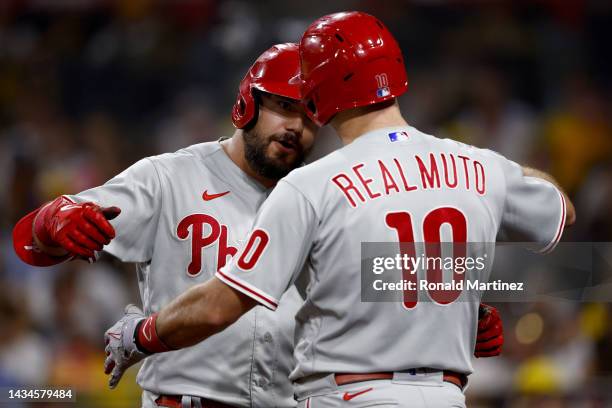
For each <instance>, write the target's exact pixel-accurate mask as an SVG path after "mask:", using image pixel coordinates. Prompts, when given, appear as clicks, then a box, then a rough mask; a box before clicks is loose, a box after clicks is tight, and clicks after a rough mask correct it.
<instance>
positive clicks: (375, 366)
mask: <svg viewBox="0 0 612 408" xmlns="http://www.w3.org/2000/svg"><path fill="white" fill-rule="evenodd" d="M564 220H565V203H564V201H563V196H562V194H561V193H560V192H559V191H558V190H557V189H556V188H555V187H554V186H553V185H552V184H550V183H548V182H546V181H543V180H540V179H535V178H530V177H524V176H523V173H522V169H521V167H520V166H519V165H517V164H516V163H513V162H511V161H509V160H507V159H505V158H503V157H502V156H500V155H498V154H496V153H494V152H492V151H489V150H483V149H478V148H475V147H473V146H468V145H465V144H461V143H458V142H455V141H452V140H447V139H444V140H442V139H438V138H435V137H433V136H429V135H426V134H424V133H422V132H419V131H418V130H416V129H414V128H412V127H402V128H385V129H379V130H376V131H373V132H369V133H367V134H364V135H362V136H361V137H359V138H357V139H356V140H355V141H354V142H352V143H351V144H349V145H347V146H345V147H343V148H341V149H339V150H337V151H335V152H333V153H331V154H330V155H328V156H326V157H324V158H322V159H321V160H319V161H316V162H314V163H312V164H310V165H307V166H305V167H303V168H300V169H297V170H295V171H293V172H292V173H290V174H289V175H288V176H287V177H285V178H284V179H283V180H281V181H280V182H279V184H278V185H277V187H276V188H275V190H274V191H273V192H272V194H271V195H270V197H269V198H268V200H267V201H266V202H265V203H264V204H263V206H262V207H261V209H260V211H259V213H258V215H257V218H256V220H255V224H254V227H253V231H252V233H251V234H250V238H249V240H248V241H247V244H246V245H245V247H244V249H242V250H241V251H240V253H239V254H238V255H237V256H236V257H235V258H234V259H233V260H232V262H231V263H230V264H228V265H227V266H226V267H224V268H222V269H220V270H219V271H218V272H217V274H216V276H217V277H218V278H219V279H221V280H222V281H224V282H225V283H227V284H228V285H230V286H232V287H233V288H235V289H237V290H239V291H242V292H243V293H245V294H246V295H248V296H250V297H252V298H253V299H255V300H257V301H259V302H260V303H261V304H263V305H265V306H267V307H268V308H270V309H275V308H276V307H277V305H278V299H279V298H280V296H281V294H282V293H283V292H284V291H285V290H286V288H287V287H288V286H289V285H290V284H291V283H292V282H293V281H294V280H295V279H296V276H297V275H298V274H299V273H300V271H301V269H302V265H303V264H304V263H305V264H306V268H305V270H306V271H307V272H305V273H308V274H309V279H310V285H309V288H308V292H307V296H306V302H305V303H304V305H303V306H302V307H301V309H300V311H299V312H298V314H297V316H296V322H297V323H296V324H297V327H296V346H295V352H294V354H295V358H296V363H297V367H296V368H295V370H294V371H293V372H292V374H291V378H292V379H293V380H297V379H300V378H302V377H306V376H308V375H311V374H319V373H337V372H350V373H367V372H380V371H402V370H409V369H412V368H418V367H429V368H434V369H448V370H454V371H457V372H462V373H470V372H471V371H472V366H471V362H470V361H471V356H472V353H473V350H474V345H475V336H476V328H477V320H478V301H472V302H466V301H455V302H453V303H450V304H440V303H438V302H434V301H427V302H426V301H418V302H416V303H415V304H411V305H408V306H407V305H406V304H404V303H402V302H369V303H367V302H361V297H360V291H361V286H360V285H361V276H360V273H361V272H360V271H361V257H360V251H361V244H362V242H398V241H401V242H409V241H412V242H436V241H438V242H440V241H442V242H477V243H487V242H495V240H496V236H497V234H498V232H499V233H501V234H502V235H504V236H506V237H508V238H512V239H520V240H523V241H529V242H532V243H534V245H539V248H537V249H539V250H543V251H547V250H550V249H552V247H553V246H554V245H555V243H556V242H557V241H558V240H559V238H560V235H561V231H562V229H563V225H564ZM476 248H479V247H478V246H476ZM475 255H478V254H472V256H475ZM451 272H452V271H451ZM419 296H421V294H419ZM421 299H422V298H421ZM476 300H478V299H476Z"/></svg>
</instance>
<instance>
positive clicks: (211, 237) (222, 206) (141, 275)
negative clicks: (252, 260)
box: [71, 142, 302, 407]
mask: <svg viewBox="0 0 612 408" xmlns="http://www.w3.org/2000/svg"><path fill="white" fill-rule="evenodd" d="M267 193H268V191H267V190H266V189H265V188H264V187H263V186H261V185H259V184H258V183H256V182H255V181H253V180H252V179H251V178H249V177H248V176H247V175H246V174H245V173H244V172H242V171H241V170H240V169H239V168H238V167H237V166H236V165H235V164H234V162H232V161H231V160H230V158H229V157H228V156H227V154H226V153H225V151H224V150H223V148H222V147H221V144H220V143H218V142H211V143H202V144H197V145H193V146H190V147H188V148H186V149H182V150H179V151H178V152H176V153H171V154H162V155H159V156H154V157H149V158H146V159H143V160H140V161H139V162H137V163H136V164H134V165H133V166H131V167H129V168H128V169H127V170H125V171H124V172H123V173H121V174H119V175H118V176H116V177H115V178H113V179H111V180H110V181H109V182H107V183H106V184H104V185H102V186H100V187H96V188H94V189H91V190H87V191H84V192H82V193H80V194H78V195H76V196H71V198H72V199H74V200H77V201H93V202H96V203H98V204H100V205H102V206H110V205H115V206H118V207H120V208H121V214H120V215H119V216H118V217H117V218H116V219H115V220H113V221H111V224H112V225H113V226H114V228H115V230H116V234H117V235H116V238H115V239H114V240H112V241H111V243H110V244H109V245H108V246H106V247H105V248H104V250H105V251H107V252H109V253H110V254H112V255H114V256H116V257H118V258H119V259H121V260H122V261H124V262H134V263H136V265H137V272H138V280H139V287H140V294H141V297H142V301H143V306H144V312H145V314H151V313H153V312H157V311H159V310H160V309H161V308H162V307H163V306H164V305H166V304H168V303H169V302H171V301H172V300H173V299H174V298H176V297H177V296H178V295H180V294H181V293H183V292H185V291H186V290H187V289H189V288H190V287H191V286H193V285H195V284H197V283H201V282H205V281H206V280H208V279H209V278H210V277H211V276H213V274H214V272H215V271H216V270H217V268H218V267H221V266H223V265H224V264H225V263H226V262H227V261H228V260H229V259H230V257H231V256H232V255H234V254H235V253H236V251H237V248H238V247H239V246H240V245H241V240H243V239H244V238H246V235H247V234H248V232H249V230H250V227H251V225H252V223H253V220H254V217H255V214H256V211H257V209H258V208H259V206H260V205H261V203H262V202H263V201H264V200H265V199H266V196H267ZM301 301H302V299H301V297H300V295H299V294H298V293H297V290H296V289H295V287H292V288H291V289H290V290H289V291H288V292H287V293H286V294H285V295H284V296H283V298H282V300H281V305H282V306H281V307H280V309H282V312H281V313H280V314H278V315H276V314H275V313H273V312H271V311H269V310H267V309H266V308H263V307H257V308H255V309H253V310H252V311H250V312H249V313H248V314H246V315H245V316H243V317H242V318H241V319H240V320H238V322H237V323H236V324H234V325H233V326H232V327H230V328H228V329H227V330H225V331H223V332H221V333H219V334H216V335H215V336H213V337H211V338H210V339H209V340H208V341H206V342H205V343H200V344H198V345H196V346H193V347H190V348H186V349H183V350H178V351H171V352H167V353H162V354H156V355H153V356H151V357H149V358H147V359H146V360H145V361H144V364H143V366H142V368H141V369H140V371H139V373H138V383H139V384H140V386H141V387H142V388H143V389H145V390H148V391H151V392H152V393H154V394H163V395H191V396H200V397H206V398H209V399H214V400H216V401H221V402H225V403H228V404H232V405H235V406H239V407H252V406H262V407H263V406H265V407H292V406H295V401H294V400H293V389H292V387H291V383H290V382H289V380H288V379H287V377H288V375H289V372H290V369H291V368H292V366H293V357H292V347H293V328H294V315H295V313H296V311H297V309H298V307H299V305H300V304H301Z"/></svg>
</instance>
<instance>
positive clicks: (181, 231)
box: [176, 214, 238, 276]
mask: <svg viewBox="0 0 612 408" xmlns="http://www.w3.org/2000/svg"><path fill="white" fill-rule="evenodd" d="M204 231H207V233H206V235H203V234H204ZM176 234H177V236H178V237H179V238H180V239H188V238H189V239H190V240H191V262H190V263H189V266H188V267H187V274H188V275H189V276H197V275H199V274H200V272H202V249H203V248H207V247H210V246H213V245H215V244H216V243H217V242H218V243H219V245H218V248H219V249H218V252H217V269H221V268H222V267H223V266H225V264H226V263H227V261H228V260H229V259H230V258H231V257H232V256H234V255H236V252H238V248H236V247H233V246H231V245H228V244H227V236H228V229H227V225H222V224H221V223H220V222H219V221H217V220H216V219H215V218H214V217H212V216H210V215H208V214H190V215H188V216H186V217H185V218H183V219H182V220H181V222H179V224H178V227H177V228H176Z"/></svg>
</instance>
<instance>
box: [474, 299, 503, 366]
mask: <svg viewBox="0 0 612 408" xmlns="http://www.w3.org/2000/svg"><path fill="white" fill-rule="evenodd" d="M503 345H504V326H503V324H502V320H501V317H499V313H498V312H497V309H496V308H494V307H493V306H489V305H487V304H484V303H481V304H480V306H479V308H478V333H477V335H476V348H475V350H474V355H475V356H476V357H494V356H498V355H500V354H501V351H502V346H503Z"/></svg>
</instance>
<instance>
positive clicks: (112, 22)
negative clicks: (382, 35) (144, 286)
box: [0, 0, 612, 407]
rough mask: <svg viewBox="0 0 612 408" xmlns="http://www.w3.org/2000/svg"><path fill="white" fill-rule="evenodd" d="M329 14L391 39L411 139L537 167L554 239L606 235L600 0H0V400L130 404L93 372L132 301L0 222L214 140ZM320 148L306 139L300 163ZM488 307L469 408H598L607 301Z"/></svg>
mask: <svg viewBox="0 0 612 408" xmlns="http://www.w3.org/2000/svg"><path fill="white" fill-rule="evenodd" d="M347 9H357V10H362V11H366V12H370V13H372V14H374V15H376V16H378V17H379V18H380V19H382V20H383V21H384V22H385V23H386V24H387V25H388V26H389V28H390V29H391V31H392V32H393V33H394V34H395V36H396V37H397V39H398V40H399V41H400V44H401V46H402V49H403V51H404V54H405V57H406V63H407V67H408V75H409V81H410V84H409V86H410V90H409V92H408V93H407V94H406V95H405V97H403V98H402V100H401V106H402V109H403V111H404V113H405V116H406V117H407V118H408V119H409V121H410V122H411V124H412V125H414V126H416V127H417V128H419V129H421V130H424V131H427V132H431V133H433V134H436V135H438V136H441V137H452V138H456V139H459V140H462V141H466V142H468V143H472V144H475V145H477V146H480V147H487V148H492V149H495V150H497V151H499V152H501V153H502V154H504V155H507V156H509V157H510V158H512V159H514V160H516V161H519V162H521V163H523V164H529V165H533V166H535V167H539V168H543V169H546V170H548V171H550V172H551V173H552V174H553V175H554V176H555V177H556V178H557V179H558V180H559V181H560V182H561V184H562V185H563V187H564V188H565V189H566V190H567V191H568V192H569V193H570V194H571V196H572V197H573V199H574V200H575V203H576V207H577V211H578V224H577V225H576V226H575V227H574V228H572V229H571V230H568V231H567V233H566V235H565V238H564V240H566V241H611V236H612V129H611V128H612V119H611V118H612V97H611V96H612V95H611V92H610V91H611V87H610V85H611V75H610V74H611V73H612V69H611V68H612V56H611V55H612V53H611V52H610V45H609V44H610V40H611V39H612V18H611V17H612V2H610V1H606V0H601V1H596V0H567V1H565V0H539V1H527V0H524V1H494V0H489V1H467V0H465V1H459V0H456V1H451V0H446V1H445V0H420V1H374V0H363V1H348V0H342V1H334V2H329V1H327V2H326V1H320V0H309V1H306V2H292V1H272V0H270V1H261V2H251V1H246V0H231V1H215V0H2V1H0V174H4V176H3V180H4V182H3V183H1V187H0V227H1V229H0V240H1V241H0V244H1V245H2V250H1V251H0V289H1V290H2V296H0V387H9V386H10V387H16V386H24V385H25V386H42V385H53V386H58V387H72V388H74V389H75V390H76V391H77V394H78V403H77V404H66V405H67V406H72V407H75V406H78V407H111V406H112V407H123V406H125V407H134V406H137V404H138V402H137V401H138V400H139V389H138V388H137V386H136V385H135V383H134V377H135V370H131V371H130V372H129V373H128V376H127V378H124V380H123V382H122V385H121V386H120V387H119V388H118V389H117V390H115V391H113V392H110V391H108V390H107V389H106V379H105V376H104V375H103V373H102V365H103V354H104V353H103V341H102V333H103V331H104V330H105V329H106V328H107V327H108V326H109V325H110V324H112V323H113V322H114V321H115V320H116V319H117V318H119V317H120V315H121V314H122V309H123V306H124V305H125V304H126V303H128V302H130V301H131V302H138V303H139V299H138V290H137V283H136V277H135V276H134V270H133V268H132V267H131V266H130V265H121V264H119V263H117V262H114V261H113V260H111V259H106V260H104V261H103V262H98V263H96V264H94V265H88V264H85V263H84V262H72V263H67V264H64V265H61V266H58V267H55V268H50V269H44V270H43V269H35V268H31V267H28V266H27V265H25V264H23V263H21V262H20V261H19V260H18V259H17V258H16V256H15V255H14V253H13V250H12V244H11V229H12V226H13V225H14V223H15V222H16V221H17V220H18V219H19V218H20V217H21V216H22V215H24V214H25V213H27V212H29V211H31V210H32V209H34V208H36V207H37V206H39V205H40V204H41V203H43V202H44V201H47V200H49V199H51V198H53V197H55V196H57V195H59V194H62V193H75V192H78V191H81V190H83V189H86V188H88V187H92V186H95V185H99V184H102V183H104V182H105V181H106V180H107V179H109V178H110V177H112V176H113V175H115V174H117V173H118V172H120V171H121V170H122V169H124V168H126V167H127V166H129V165H130V164H132V163H133V162H135V161H136V160H137V159H139V158H141V157H144V156H147V155H152V154H157V153H161V152H166V151H174V150H177V149H179V148H181V147H184V146H187V145H189V144H192V143H197V142H201V141H210V140H216V139H218V138H219V137H220V136H222V135H231V133H232V131H233V128H232V127H231V122H230V118H229V112H230V108H231V106H232V103H233V101H234V98H235V95H236V91H237V85H238V82H239V81H240V79H241V77H242V75H243V74H244V72H245V70H246V69H247V67H248V66H249V65H250V64H251V62H252V61H253V59H254V58H255V57H256V56H257V55H258V54H259V53H261V52H262V51H263V50H265V49H266V48H268V47H269V46H270V45H271V44H273V43H277V42H285V41H297V40H298V39H299V37H300V35H301V33H302V31H303V30H304V29H305V27H306V26H307V25H308V24H309V23H310V22H311V21H312V20H314V19H315V18H317V17H319V16H321V15H323V14H327V13H330V12H335V11H341V10H347ZM336 144H337V141H336V139H335V138H334V137H333V136H330V135H329V131H328V130H324V135H323V136H322V137H321V138H320V140H319V144H318V146H317V149H316V151H317V152H316V154H315V157H316V155H320V154H324V153H325V152H326V151H329V149H330V148H331V147H333V146H335V145H336ZM498 306H499V307H500V309H501V313H502V316H503V318H504V323H505V328H506V347H505V350H504V355H503V356H502V357H499V358H495V359H488V360H479V361H476V363H475V368H476V373H475V374H474V375H472V376H471V379H472V380H471V385H470V387H469V389H468V391H467V395H468V401H469V403H470V404H469V405H470V406H471V407H610V406H612V325H611V324H610V322H611V319H610V313H611V311H612V310H611V307H610V304H608V303H586V302H560V301H557V302H550V303H538V304H525V303H509V304H500V305H498ZM228 352H231V350H228ZM406 352H418V350H406ZM0 405H2V404H0ZM11 406H28V405H25V404H24V405H18V404H16V403H15V404H12V405H11ZM35 406H37V407H42V406H45V405H44V404H35ZM49 406H58V405H57V404H55V405H53V404H51V405H49Z"/></svg>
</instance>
